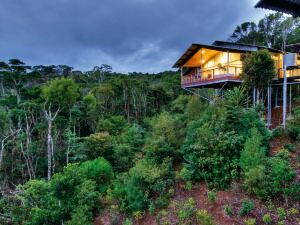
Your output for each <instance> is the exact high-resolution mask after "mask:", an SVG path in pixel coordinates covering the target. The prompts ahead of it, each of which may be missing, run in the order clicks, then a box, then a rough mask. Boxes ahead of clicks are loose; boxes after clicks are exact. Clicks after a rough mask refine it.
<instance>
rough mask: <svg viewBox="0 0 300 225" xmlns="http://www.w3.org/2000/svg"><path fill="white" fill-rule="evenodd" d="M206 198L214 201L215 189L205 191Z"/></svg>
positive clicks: (215, 196)
mask: <svg viewBox="0 0 300 225" xmlns="http://www.w3.org/2000/svg"><path fill="white" fill-rule="evenodd" d="M207 198H208V200H209V201H210V202H215V201H216V198H217V195H216V192H215V191H208V192H207Z"/></svg>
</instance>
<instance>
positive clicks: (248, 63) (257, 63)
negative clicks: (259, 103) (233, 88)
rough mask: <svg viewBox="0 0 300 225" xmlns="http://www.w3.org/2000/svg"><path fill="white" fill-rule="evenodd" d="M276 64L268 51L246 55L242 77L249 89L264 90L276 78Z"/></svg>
mask: <svg viewBox="0 0 300 225" xmlns="http://www.w3.org/2000/svg"><path fill="white" fill-rule="evenodd" d="M275 75H276V72H275V63H274V60H273V59H272V57H271V54H270V53H269V52H268V51H267V50H259V51H256V52H252V53H251V54H248V55H246V57H245V58H244V60H243V73H242V77H243V79H244V81H245V83H246V85H247V86H248V87H256V88H258V89H260V90H261V89H262V88H264V87H267V86H268V85H269V83H270V82H271V80H272V79H273V78H274V77H275Z"/></svg>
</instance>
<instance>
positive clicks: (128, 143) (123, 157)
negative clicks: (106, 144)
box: [112, 124, 145, 172]
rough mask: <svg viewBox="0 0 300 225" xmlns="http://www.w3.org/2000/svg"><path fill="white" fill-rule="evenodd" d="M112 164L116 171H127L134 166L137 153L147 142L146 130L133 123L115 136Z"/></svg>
mask: <svg viewBox="0 0 300 225" xmlns="http://www.w3.org/2000/svg"><path fill="white" fill-rule="evenodd" d="M112 143H113V144H112V145H113V153H112V158H113V159H112V164H113V167H114V170H115V171H118V172H126V171H128V170H129V169H130V168H131V167H133V165H134V162H135V159H136V154H138V153H141V152H142V149H143V146H144V143H145V130H144V129H143V128H142V127H141V126H139V125H137V124H133V125H132V126H130V127H129V128H128V129H126V130H124V131H123V132H122V133H121V134H120V135H118V136H114V137H113V141H112Z"/></svg>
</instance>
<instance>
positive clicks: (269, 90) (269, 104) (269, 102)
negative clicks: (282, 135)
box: [267, 85, 272, 128]
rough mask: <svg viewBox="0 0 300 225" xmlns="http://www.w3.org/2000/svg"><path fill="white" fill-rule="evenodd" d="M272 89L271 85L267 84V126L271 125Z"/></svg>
mask: <svg viewBox="0 0 300 225" xmlns="http://www.w3.org/2000/svg"><path fill="white" fill-rule="evenodd" d="M271 120H272V89H271V86H270V85H269V86H268V119H267V126H268V128H270V127H271V125H272V121H271Z"/></svg>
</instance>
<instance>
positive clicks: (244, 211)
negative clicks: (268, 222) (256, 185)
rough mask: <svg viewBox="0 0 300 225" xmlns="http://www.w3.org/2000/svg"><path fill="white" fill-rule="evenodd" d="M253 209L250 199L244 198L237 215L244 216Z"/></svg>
mask: <svg viewBox="0 0 300 225" xmlns="http://www.w3.org/2000/svg"><path fill="white" fill-rule="evenodd" d="M254 209H255V205H254V203H253V202H252V201H251V200H244V201H243V202H242V206H241V208H240V210H239V215H240V216H246V215H248V214H249V213H250V212H251V211H252V210H254Z"/></svg>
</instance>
